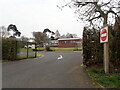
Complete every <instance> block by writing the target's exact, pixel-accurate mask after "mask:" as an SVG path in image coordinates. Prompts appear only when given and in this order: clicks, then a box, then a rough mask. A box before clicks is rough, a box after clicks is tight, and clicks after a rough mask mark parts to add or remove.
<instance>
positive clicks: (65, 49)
mask: <svg viewBox="0 0 120 90" xmlns="http://www.w3.org/2000/svg"><path fill="white" fill-rule="evenodd" d="M50 49H51V50H52V51H59V52H60V51H63V52H66V51H68V52H71V51H81V50H82V49H81V48H78V49H77V48H53V47H51V48H50Z"/></svg>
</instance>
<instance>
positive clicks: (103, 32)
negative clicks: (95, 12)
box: [100, 27, 108, 43]
mask: <svg viewBox="0 0 120 90" xmlns="http://www.w3.org/2000/svg"><path fill="white" fill-rule="evenodd" d="M100 42H101V43H105V42H108V27H105V28H103V29H102V30H101V32H100Z"/></svg>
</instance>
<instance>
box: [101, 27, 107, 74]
mask: <svg viewBox="0 0 120 90" xmlns="http://www.w3.org/2000/svg"><path fill="white" fill-rule="evenodd" d="M100 43H104V70H105V73H106V74H108V73H109V44H108V26H106V27H104V28H103V29H101V31H100Z"/></svg>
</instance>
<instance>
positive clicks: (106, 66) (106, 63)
mask: <svg viewBox="0 0 120 90" xmlns="http://www.w3.org/2000/svg"><path fill="white" fill-rule="evenodd" d="M104 70H105V73H106V74H109V44H108V42H107V43H104Z"/></svg>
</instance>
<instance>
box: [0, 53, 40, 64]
mask: <svg viewBox="0 0 120 90" xmlns="http://www.w3.org/2000/svg"><path fill="white" fill-rule="evenodd" d="M41 55H42V54H37V56H41ZM28 58H35V55H29V56H28ZM28 58H27V56H26V55H22V56H18V57H17V59H16V60H14V61H17V60H22V59H28ZM9 61H10V60H1V62H0V63H2V62H9Z"/></svg>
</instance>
